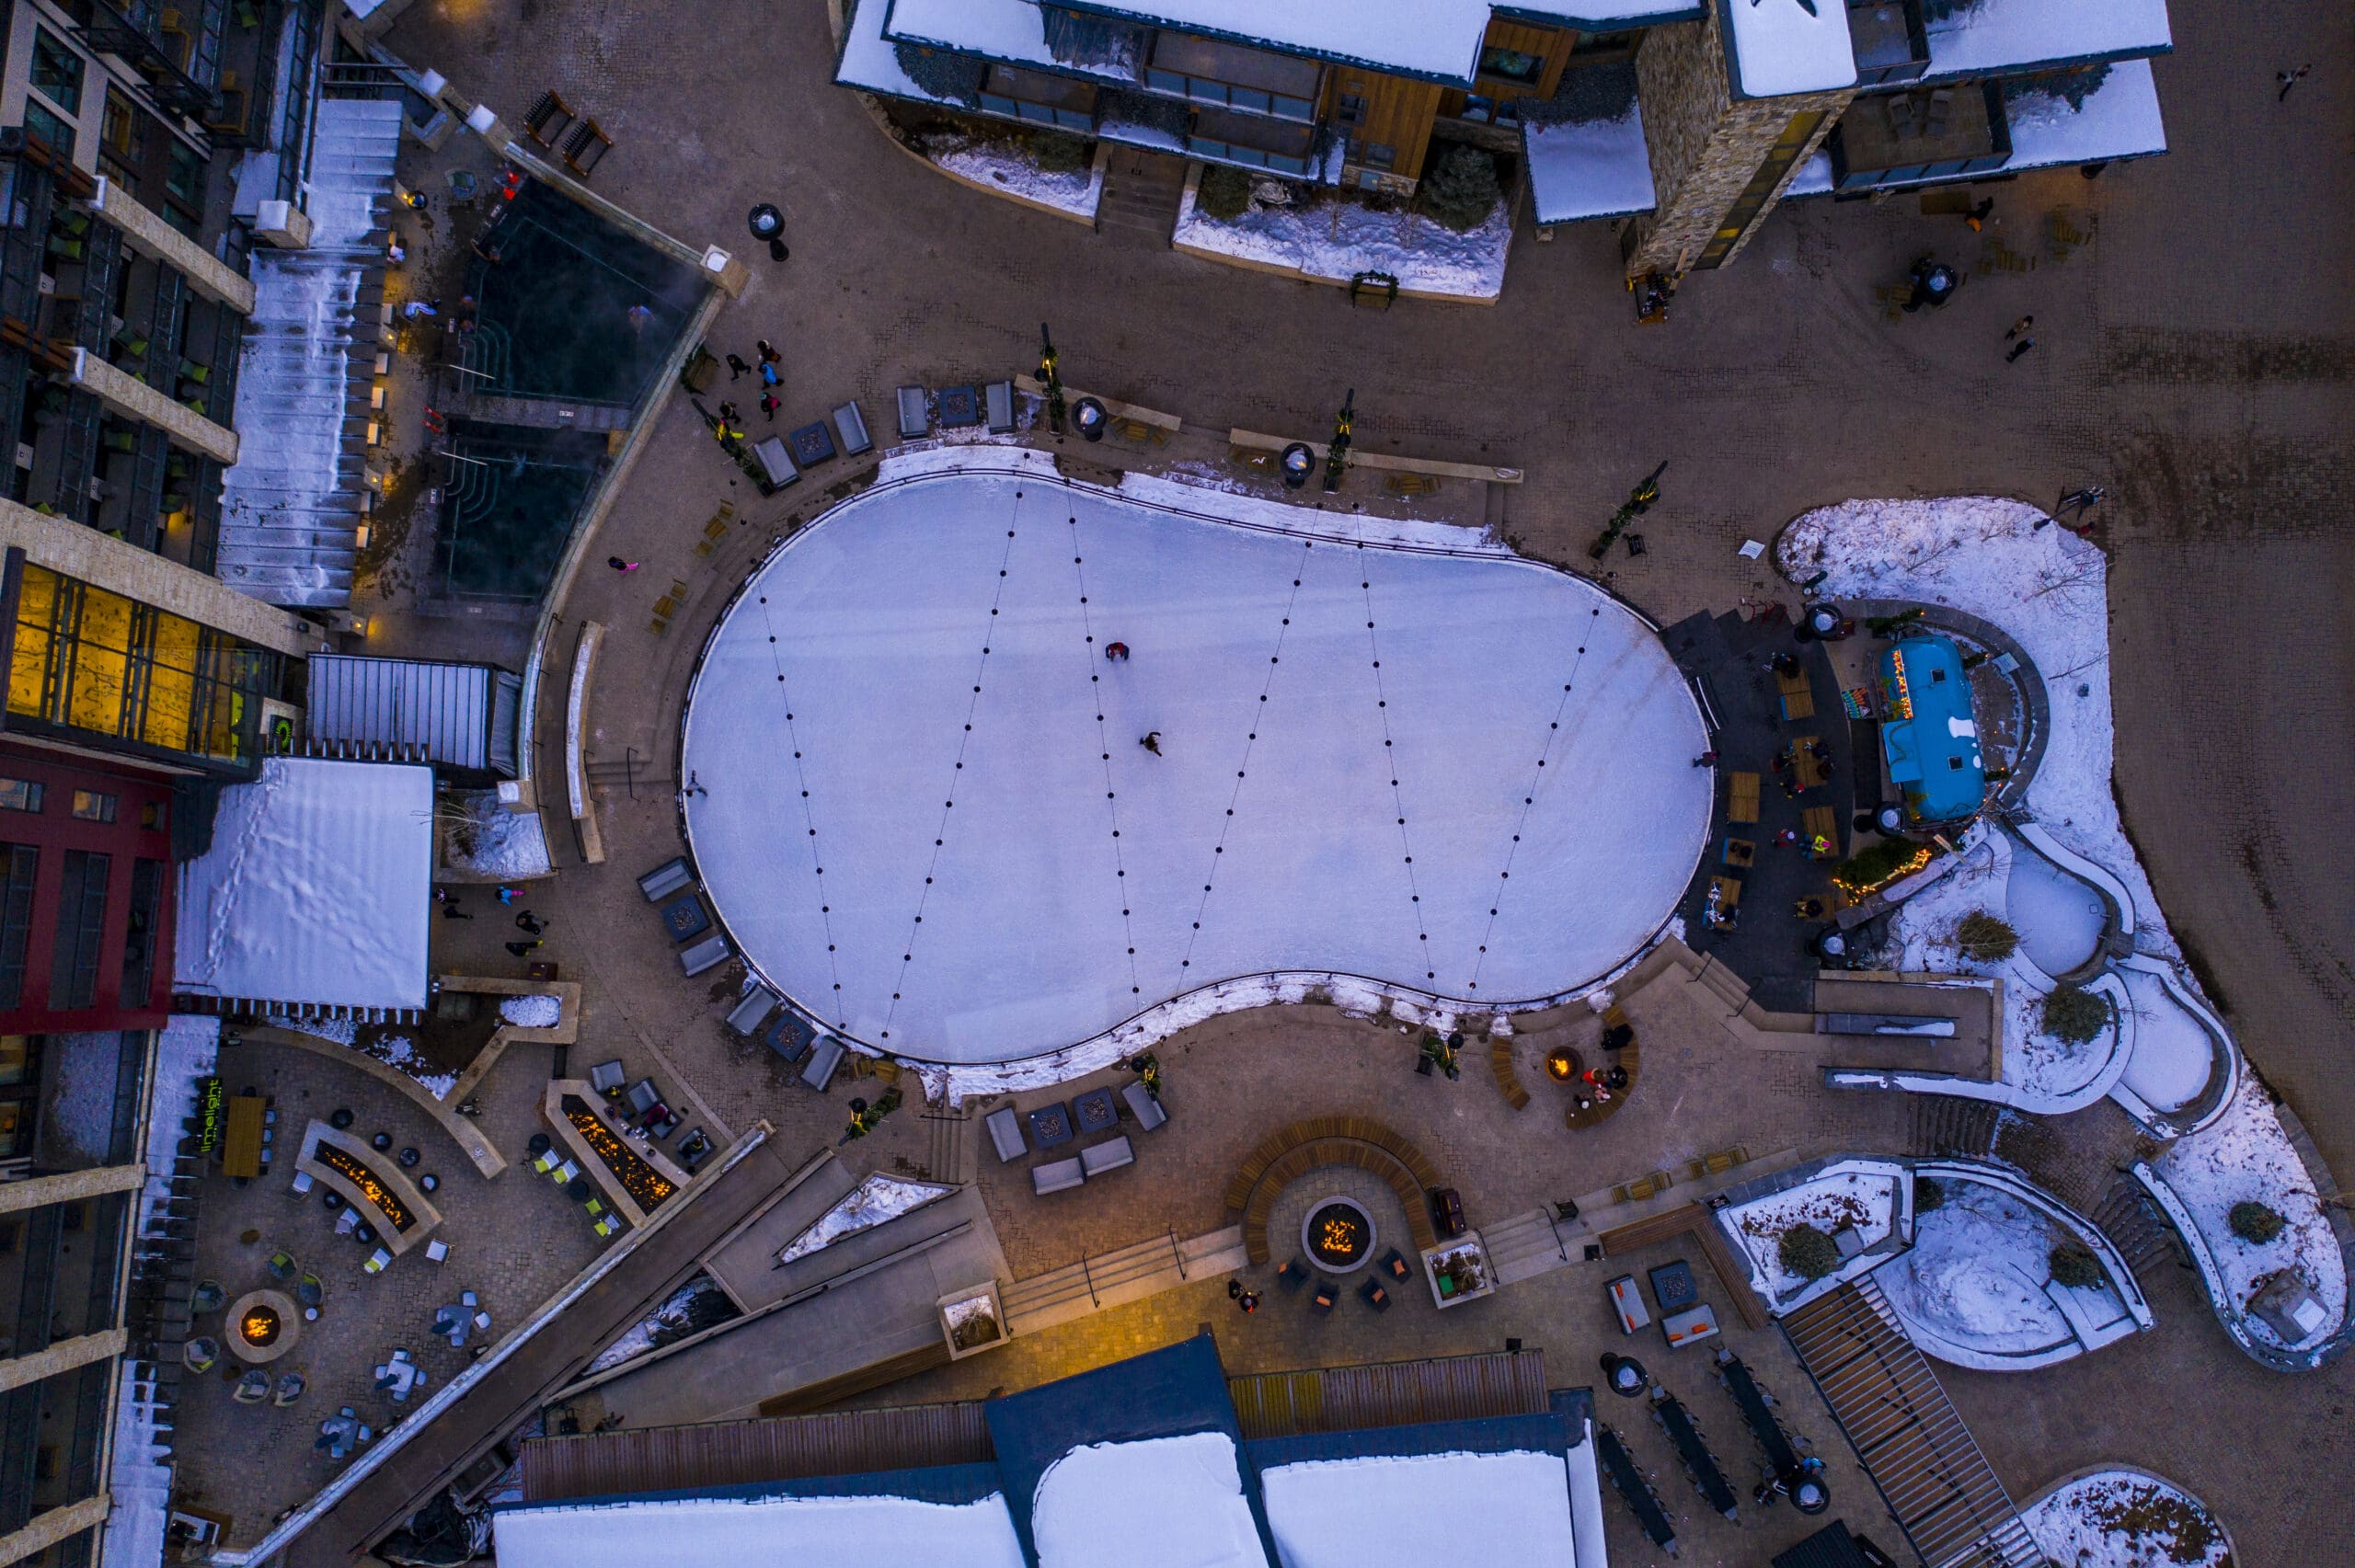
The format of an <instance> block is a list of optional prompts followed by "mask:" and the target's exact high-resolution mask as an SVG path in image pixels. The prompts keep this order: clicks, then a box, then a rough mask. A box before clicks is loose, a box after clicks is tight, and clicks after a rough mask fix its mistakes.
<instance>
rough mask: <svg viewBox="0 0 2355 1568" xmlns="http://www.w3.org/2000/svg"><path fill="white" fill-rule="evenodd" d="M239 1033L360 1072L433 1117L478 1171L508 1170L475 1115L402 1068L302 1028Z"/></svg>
mask: <svg viewBox="0 0 2355 1568" xmlns="http://www.w3.org/2000/svg"><path fill="white" fill-rule="evenodd" d="M239 1032H240V1033H241V1034H243V1035H244V1036H245V1037H246V1040H247V1043H249V1044H253V1045H264V1046H293V1047H295V1048H296V1049H298V1050H305V1051H310V1052H312V1053H313V1054H314V1055H317V1056H323V1057H326V1058H327V1059H328V1060H330V1061H339V1062H342V1063H343V1064H344V1065H345V1066H347V1067H353V1068H357V1069H359V1070H361V1071H362V1072H364V1073H366V1074H367V1075H368V1076H369V1077H371V1078H373V1079H374V1080H376V1082H379V1083H382V1084H384V1085H385V1087H387V1088H389V1089H392V1090H395V1091H396V1092H397V1093H401V1094H403V1095H405V1096H407V1097H408V1099H409V1100H410V1101H412V1102H414V1103H415V1104H416V1105H417V1107H418V1109H419V1110H421V1111H423V1112H424V1113H425V1114H426V1115H427V1116H431V1117H432V1118H433V1121H434V1124H435V1125H436V1126H438V1127H441V1129H442V1131H443V1132H446V1133H448V1134H449V1135H450V1141H452V1142H453V1143H455V1144H456V1145H457V1146H458V1148H459V1149H460V1150H463V1151H464V1152H465V1156H466V1158H467V1159H469V1160H471V1161H473V1162H474V1166H475V1169H476V1170H477V1171H480V1172H481V1173H483V1175H484V1176H485V1177H486V1178H488V1177H490V1176H496V1175H497V1174H499V1173H500V1172H501V1171H504V1170H505V1169H507V1157H506V1156H505V1155H503V1154H501V1153H500V1152H499V1150H497V1149H495V1148H493V1147H492V1146H491V1141H490V1139H488V1138H485V1137H484V1136H483V1134H482V1129H481V1128H480V1127H477V1126H475V1121H474V1118H473V1117H472V1116H460V1115H458V1113H457V1111H456V1109H455V1108H454V1107H455V1105H456V1104H457V1102H456V1100H455V1099H454V1098H453V1099H452V1100H451V1101H449V1102H447V1103H444V1102H442V1101H441V1100H437V1099H435V1098H434V1097H433V1091H431V1089H428V1088H427V1087H426V1086H425V1085H424V1084H422V1083H419V1082H418V1081H417V1080H416V1079H414V1078H411V1077H410V1076H409V1075H408V1073H406V1072H403V1071H402V1070H400V1069H398V1068H396V1067H392V1066H389V1065H387V1064H386V1063H384V1062H381V1061H378V1060H377V1059H375V1058H374V1057H372V1056H370V1055H369V1054H368V1053H367V1052H365V1051H356V1050H353V1049H351V1048H350V1047H348V1046H339V1045H338V1044H336V1042H335V1041H333V1040H329V1039H325V1038H322V1037H321V1036H317V1035H306V1034H304V1033H303V1032H302V1031H301V1030H299V1029H281V1028H278V1027H276V1026H274V1025H271V1024H247V1025H246V1026H245V1027H244V1028H243V1029H241V1030H240V1031H239Z"/></svg>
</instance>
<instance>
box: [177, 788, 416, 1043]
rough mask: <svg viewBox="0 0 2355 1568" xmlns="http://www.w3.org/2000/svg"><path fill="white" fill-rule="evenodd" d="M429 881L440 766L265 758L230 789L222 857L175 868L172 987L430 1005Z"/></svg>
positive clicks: (216, 841)
mask: <svg viewBox="0 0 2355 1568" xmlns="http://www.w3.org/2000/svg"><path fill="white" fill-rule="evenodd" d="M432 872H433V774H432V772H431V770H430V769H427V768H423V767H417V766H409V765H404V764H396V763H385V762H334V761H321V760H318V759H316V758H308V757H271V758H268V759H266V760H265V761H263V762H262V769H261V777H260V778H258V779H257V780H255V781H254V782H253V783H251V784H232V785H230V786H229V787H228V788H226V789H224V790H223V791H222V792H221V805H220V808H219V810H218V812H217V813H216V814H215V816H214V818H213V847H212V848H211V849H209V850H207V851H206V852H205V853H203V854H202V855H201V856H199V857H198V858H197V859H195V860H191V861H189V862H187V863H186V864H183V865H182V866H181V867H180V886H179V918H178V926H177V930H176V933H175V939H176V940H175V947H176V952H175V955H174V959H173V966H172V989H173V990H177V991H183V992H193V993H196V994H200V995H205V996H217V997H224V998H235V999H238V1000H242V1001H269V1002H285V1003H293V1004H309V1005H313V1006H320V1007H350V1008H419V1007H423V1006H424V1005H425V1001H426V982H427V979H428V963H427V957H426V937H427V933H428V929H429V927H430V926H431V922H432V914H433V907H432Z"/></svg>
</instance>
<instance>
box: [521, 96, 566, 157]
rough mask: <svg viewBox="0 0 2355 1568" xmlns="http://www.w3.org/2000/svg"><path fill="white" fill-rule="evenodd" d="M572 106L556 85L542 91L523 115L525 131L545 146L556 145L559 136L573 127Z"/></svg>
mask: <svg viewBox="0 0 2355 1568" xmlns="http://www.w3.org/2000/svg"><path fill="white" fill-rule="evenodd" d="M574 118H575V117H574V115H573V112H572V106H571V105H570V104H569V103H567V102H565V101H564V98H563V97H562V95H560V94H558V93H557V90H556V89H555V88H554V87H550V88H549V89H548V90H547V91H546V92H544V93H542V94H541V95H540V96H539V97H538V99H537V100H536V101H534V103H533V105H532V111H531V112H530V113H529V114H527V115H525V116H524V117H523V133H524V134H525V135H526V136H529V137H530V138H531V139H532V140H533V141H534V142H537V143H539V144H540V145H541V146H543V147H553V146H555V145H556V142H557V137H559V136H561V135H563V134H564V133H565V132H567V131H569V130H570V129H571V128H572V121H573V120H574Z"/></svg>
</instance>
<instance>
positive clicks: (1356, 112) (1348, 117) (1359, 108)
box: [1333, 93, 1365, 125]
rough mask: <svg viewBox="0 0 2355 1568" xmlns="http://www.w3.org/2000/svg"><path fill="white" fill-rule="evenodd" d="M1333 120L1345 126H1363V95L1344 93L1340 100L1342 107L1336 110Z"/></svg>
mask: <svg viewBox="0 0 2355 1568" xmlns="http://www.w3.org/2000/svg"><path fill="white" fill-rule="evenodd" d="M1333 118H1334V119H1336V120H1339V121H1340V122H1341V123H1342V124H1344V125H1363V124H1364V123H1365V98H1364V97H1363V95H1361V94H1358V93H1343V94H1342V95H1341V98H1340V105H1339V107H1338V109H1335V110H1334V114H1333Z"/></svg>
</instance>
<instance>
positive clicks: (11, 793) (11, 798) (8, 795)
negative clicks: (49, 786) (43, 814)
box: [0, 779, 41, 811]
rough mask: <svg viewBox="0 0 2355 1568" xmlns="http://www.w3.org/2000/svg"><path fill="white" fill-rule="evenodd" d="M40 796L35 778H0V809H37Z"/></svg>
mask: <svg viewBox="0 0 2355 1568" xmlns="http://www.w3.org/2000/svg"><path fill="white" fill-rule="evenodd" d="M40 796H41V786H40V781H39V780H37V779H0V811H39V810H40Z"/></svg>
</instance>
